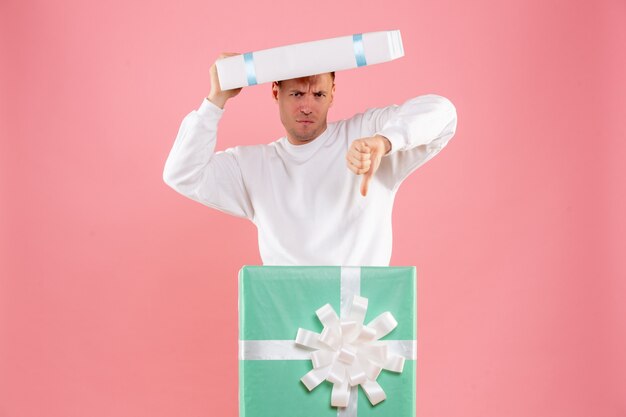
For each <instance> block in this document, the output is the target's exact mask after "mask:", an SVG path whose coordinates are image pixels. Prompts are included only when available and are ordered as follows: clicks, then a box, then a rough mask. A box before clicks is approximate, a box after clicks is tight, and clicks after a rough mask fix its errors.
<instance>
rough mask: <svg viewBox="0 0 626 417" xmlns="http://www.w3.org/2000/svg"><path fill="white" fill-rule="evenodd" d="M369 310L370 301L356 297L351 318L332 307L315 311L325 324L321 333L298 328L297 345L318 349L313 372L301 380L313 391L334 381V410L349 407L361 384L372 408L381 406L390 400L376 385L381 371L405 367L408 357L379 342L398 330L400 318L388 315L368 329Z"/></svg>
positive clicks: (400, 370) (385, 314)
mask: <svg viewBox="0 0 626 417" xmlns="http://www.w3.org/2000/svg"><path fill="white" fill-rule="evenodd" d="M366 311H367V298H364V297H360V296H358V295H355V296H354V298H353V300H352V306H351V308H350V313H349V314H348V317H347V318H345V317H342V318H341V319H340V318H339V317H338V316H337V313H336V312H335V310H333V308H332V307H331V306H330V304H326V305H324V306H322V307H321V308H319V309H318V310H317V311H316V312H315V314H317V317H318V318H319V320H320V321H321V322H322V324H323V325H324V330H322V333H321V334H320V333H315V332H312V331H309V330H305V329H302V328H300V329H298V334H297V335H296V345H298V346H300V347H306V348H310V349H315V350H314V351H313V352H311V362H313V369H312V370H311V371H310V372H308V373H307V374H306V375H304V376H303V377H302V378H301V379H300V380H301V381H302V383H303V384H304V385H306V387H307V388H308V389H309V391H311V390H313V389H314V388H315V387H317V386H318V385H319V384H321V383H322V382H323V381H324V380H327V381H329V382H331V383H332V384H333V390H332V394H331V401H330V404H331V405H332V406H333V407H347V406H348V399H349V398H350V387H353V386H356V385H361V388H363V390H364V391H365V395H367V398H368V399H369V401H370V402H371V403H372V405H376V404H378V403H379V402H381V401H383V400H384V399H385V398H386V395H385V391H384V390H383V389H382V387H381V386H380V385H379V384H378V382H376V379H377V378H378V375H380V372H381V370H383V369H386V370H389V371H393V372H402V368H403V367H404V358H403V357H402V356H400V355H395V354H391V353H389V352H388V351H387V350H388V349H387V342H385V341H380V340H378V339H380V338H381V337H384V336H385V335H387V334H389V332H391V331H392V330H393V329H395V328H396V326H397V325H398V322H397V321H396V319H395V318H394V317H393V315H392V314H391V313H390V312H385V313H382V314H381V315H379V316H378V317H376V318H375V319H374V320H372V321H371V322H370V323H369V324H368V325H367V326H365V325H364V324H363V320H364V319H365V313H366Z"/></svg>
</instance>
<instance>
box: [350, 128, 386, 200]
mask: <svg viewBox="0 0 626 417" xmlns="http://www.w3.org/2000/svg"><path fill="white" fill-rule="evenodd" d="M390 150H391V142H389V139H387V138H386V137H384V136H380V135H377V136H373V137H370V138H362V139H357V140H355V141H353V142H352V143H351V144H350V149H348V153H347V154H346V161H347V163H348V168H350V170H351V171H352V172H354V173H355V174H356V175H363V180H362V181H361V195H362V196H363V197H365V196H366V195H367V190H368V188H369V184H370V182H371V181H372V178H373V177H374V174H375V173H376V171H377V170H378V167H379V166H380V160H381V159H382V157H383V155H385V154H386V153H387V152H389V151H390Z"/></svg>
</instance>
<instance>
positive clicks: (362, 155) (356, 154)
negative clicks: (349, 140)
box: [348, 149, 372, 161]
mask: <svg viewBox="0 0 626 417" xmlns="http://www.w3.org/2000/svg"><path fill="white" fill-rule="evenodd" d="M348 155H352V156H354V157H355V158H356V159H358V160H359V161H365V160H366V159H370V158H371V157H372V154H371V153H369V152H359V151H357V150H356V149H350V150H349V151H348Z"/></svg>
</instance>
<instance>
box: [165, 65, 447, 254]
mask: <svg viewBox="0 0 626 417" xmlns="http://www.w3.org/2000/svg"><path fill="white" fill-rule="evenodd" d="M230 55H232V54H222V55H221V56H220V58H223V57H226V56H230ZM240 91H241V89H237V90H228V91H222V90H221V89H220V87H219V80H218V76H217V70H216V67H215V64H213V66H212V67H211V92H210V94H209V96H208V97H207V98H206V99H205V100H203V102H202V104H201V106H200V108H199V109H198V110H196V111H193V112H191V113H190V114H189V115H187V116H186V117H185V119H184V120H183V122H182V125H181V127H180V130H179V132H178V136H177V138H176V141H175V142H174V146H173V148H172V150H171V152H170V155H169V157H168V159H167V162H166V164H165V170H164V173H163V178H164V180H165V182H166V183H167V184H168V185H169V186H170V187H172V188H173V189H175V190H176V191H178V192H179V193H181V194H183V195H185V196H187V197H189V198H191V199H193V200H196V201H198V202H200V203H202V204H204V205H207V206H209V207H213V208H216V209H218V210H221V211H223V212H226V213H229V214H232V215H235V216H239V217H244V218H247V219H249V220H250V221H252V222H253V223H254V224H255V225H256V226H257V229H258V239H259V250H260V253H261V258H262V259H263V263H264V265H343V266H369V265H371V266H388V265H389V260H390V258H391V245H392V230H391V214H392V208H393V201H394V198H395V194H396V192H397V190H398V187H399V186H400V184H401V183H402V181H403V180H404V179H405V178H406V177H407V176H408V175H409V174H410V173H411V172H413V171H414V170H415V169H417V168H418V167H419V166H420V165H422V164H423V163H425V162H426V161H428V160H429V159H431V158H432V157H433V156H435V155H436V154H437V153H438V152H439V151H441V149H442V148H443V147H444V146H445V145H446V144H447V143H448V141H449V140H450V139H451V138H452V136H453V135H454V133H455V129H456V110H455V108H454V106H453V105H452V103H451V102H450V101H449V100H447V99H445V98H443V97H440V96H436V95H425V96H419V97H416V98H414V99H411V100H408V101H407V102H405V103H404V104H402V105H401V106H396V105H392V106H389V107H385V108H381V109H370V110H367V111H366V112H365V113H362V114H357V115H355V116H353V117H352V118H350V119H348V120H342V121H338V122H333V123H328V122H327V114H328V110H329V108H330V107H331V106H332V103H333V99H334V94H335V83H334V74H333V73H327V74H320V75H315V76H311V77H303V78H298V79H293V80H285V81H281V82H274V83H273V84H272V95H273V99H274V101H275V102H276V103H277V104H278V108H279V112H280V119H281V122H282V124H283V126H284V127H285V130H286V136H285V137H283V138H280V139H278V140H276V141H274V142H271V143H269V144H266V145H253V146H237V147H233V148H229V149H227V150H225V151H223V152H214V150H215V145H216V140H217V126H218V123H219V120H220V118H221V117H222V114H223V112H224V106H225V104H226V102H227V101H228V100H229V99H231V98H232V97H234V96H236V95H237V94H239V93H240Z"/></svg>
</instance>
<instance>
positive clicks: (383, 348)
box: [239, 267, 417, 417]
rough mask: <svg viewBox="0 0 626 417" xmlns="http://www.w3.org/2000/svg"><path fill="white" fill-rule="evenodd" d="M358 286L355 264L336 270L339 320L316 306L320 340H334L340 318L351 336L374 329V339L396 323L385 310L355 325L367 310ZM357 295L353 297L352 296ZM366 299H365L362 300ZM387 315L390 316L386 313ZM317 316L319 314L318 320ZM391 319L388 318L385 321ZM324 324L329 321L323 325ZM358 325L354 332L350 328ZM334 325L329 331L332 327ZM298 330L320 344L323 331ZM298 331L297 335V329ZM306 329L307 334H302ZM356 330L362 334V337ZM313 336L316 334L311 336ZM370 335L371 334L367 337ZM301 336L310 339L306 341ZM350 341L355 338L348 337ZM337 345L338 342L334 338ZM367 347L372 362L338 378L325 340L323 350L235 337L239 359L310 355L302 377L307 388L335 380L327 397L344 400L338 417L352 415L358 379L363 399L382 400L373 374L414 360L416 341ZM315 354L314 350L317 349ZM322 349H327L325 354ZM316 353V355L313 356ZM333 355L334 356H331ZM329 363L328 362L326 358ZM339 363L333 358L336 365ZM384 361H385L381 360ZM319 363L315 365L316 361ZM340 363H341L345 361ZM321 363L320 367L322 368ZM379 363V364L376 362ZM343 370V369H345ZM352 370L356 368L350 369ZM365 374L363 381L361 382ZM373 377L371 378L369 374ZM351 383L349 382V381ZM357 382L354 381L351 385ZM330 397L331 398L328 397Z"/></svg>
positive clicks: (346, 352) (350, 351) (327, 307)
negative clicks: (322, 327)
mask: <svg viewBox="0 0 626 417" xmlns="http://www.w3.org/2000/svg"><path fill="white" fill-rule="evenodd" d="M360 287H361V269H360V268H359V267H342V268H341V302H340V303H341V305H340V308H341V317H342V319H341V320H340V319H339V318H338V317H337V314H336V313H335V312H334V310H333V309H332V307H330V305H325V306H323V307H321V308H320V309H319V310H318V311H317V312H316V313H318V317H319V318H320V320H321V321H322V323H323V324H324V325H325V329H326V328H328V329H329V330H326V333H327V334H326V335H325V340H326V341H327V342H330V343H331V344H332V343H333V341H332V340H330V339H332V335H333V334H336V332H337V327H336V326H341V322H342V321H343V322H344V323H347V322H352V323H356V325H355V324H349V325H348V327H351V329H347V330H348V331H349V332H350V333H351V334H352V335H354V333H355V332H356V333H359V336H357V337H362V338H363V337H365V338H367V334H368V333H369V334H371V332H369V331H367V330H366V331H365V332H361V330H363V329H364V328H366V327H367V328H373V329H375V333H376V334H375V336H374V338H373V340H377V339H379V338H381V337H383V336H384V335H386V334H388V333H389V332H390V331H391V330H393V328H394V327H395V325H394V323H395V319H393V316H391V314H390V313H383V314H381V315H380V316H378V317H377V318H376V319H374V320H372V322H370V323H369V324H368V326H361V327H360V328H359V326H358V324H359V319H360V323H361V324H362V322H363V319H364V318H365V309H366V308H367V299H364V298H363V297H360V296H359V294H360V292H361V291H360ZM355 296H356V297H355ZM355 299H356V303H355V306H356V308H353V307H352V304H353V303H351V301H353V300H355ZM363 300H365V302H364V301H363ZM389 316H391V317H389ZM322 317H323V318H324V319H323V320H322ZM390 318H391V320H390ZM327 323H328V324H329V325H327ZM355 328H356V329H358V331H357V330H355ZM333 329H334V330H333ZM302 330H303V329H299V331H298V336H299V337H298V336H297V337H296V340H299V342H300V343H301V344H303V345H310V346H311V347H313V348H319V347H320V344H319V342H317V341H316V339H318V340H319V338H321V337H322V335H323V334H324V332H322V334H318V333H314V332H309V331H308V330H304V332H302ZM301 332H302V333H301ZM307 332H308V333H307ZM361 334H363V335H362V336H361ZM316 335H317V336H316ZM370 337H371V336H370ZM306 339H309V340H308V341H307V340H306ZM351 340H354V339H351ZM334 343H337V342H334ZM367 345H371V346H369V347H368V348H366V349H365V351H366V353H365V355H367V357H368V358H370V357H373V358H374V359H375V360H374V361H373V362H372V361H365V363H371V364H372V365H371V366H366V367H365V369H366V370H367V371H366V372H365V374H366V375H363V376H358V375H357V374H356V373H353V374H352V377H350V375H351V374H349V373H346V372H344V375H345V376H347V378H341V369H340V367H341V366H343V363H341V364H340V366H339V367H335V369H334V370H335V372H332V370H333V367H334V364H331V363H327V362H328V361H329V353H328V352H330V350H328V349H326V348H325V347H326V346H328V345H326V344H322V345H321V347H323V348H324V349H321V350H317V351H315V352H311V351H310V350H305V349H302V348H300V347H298V346H297V344H296V341H294V340H240V341H239V359H241V360H307V359H311V360H312V361H313V363H314V369H313V370H312V371H311V372H309V373H308V374H307V375H305V376H304V377H303V378H302V380H303V383H304V384H305V385H307V388H309V387H310V388H309V390H310V389H313V388H315V387H316V386H317V385H318V384H319V383H321V382H322V381H324V380H325V379H328V378H330V379H329V380H330V381H331V382H333V383H334V385H333V394H332V397H333V398H334V399H335V401H336V403H338V404H345V406H340V407H339V408H338V409H337V416H338V417H357V398H358V383H360V384H361V386H362V387H363V389H364V391H365V393H366V395H367V397H368V398H369V400H370V402H372V404H377V403H378V402H380V401H382V400H383V399H384V398H385V394H384V391H383V390H382V388H381V387H380V385H378V383H377V382H376V378H377V377H378V374H379V373H380V370H381V369H389V370H393V371H396V372H397V371H398V370H399V371H400V372H401V370H402V365H403V363H404V359H416V358H417V343H416V341H415V340H385V341H378V342H374V344H372V342H370V343H368V344H367ZM339 351H340V353H337V354H335V356H339V355H341V356H342V358H344V359H347V361H350V359H349V357H350V356H352V354H354V353H355V352H354V349H351V348H350V346H347V349H345V350H344V351H343V353H341V349H340V350H339ZM317 352H319V353H317ZM325 352H326V353H325ZM312 353H313V354H315V356H313V355H312ZM333 359H334V358H333ZM331 362H332V361H331ZM339 362H340V361H336V360H335V361H334V363H339ZM381 362H384V363H381ZM316 363H317V364H318V365H320V366H318V367H317V372H316V367H315V364H316ZM344 363H345V362H344ZM322 364H324V366H322ZM381 365H382V366H381ZM344 369H345V367H344ZM353 369H354V370H355V371H356V369H357V368H356V367H355V368H353ZM363 377H365V380H363ZM372 377H373V378H372ZM351 382H352V383H354V385H353V384H352V383H351ZM355 382H356V383H355ZM331 401H332V400H331Z"/></svg>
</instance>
